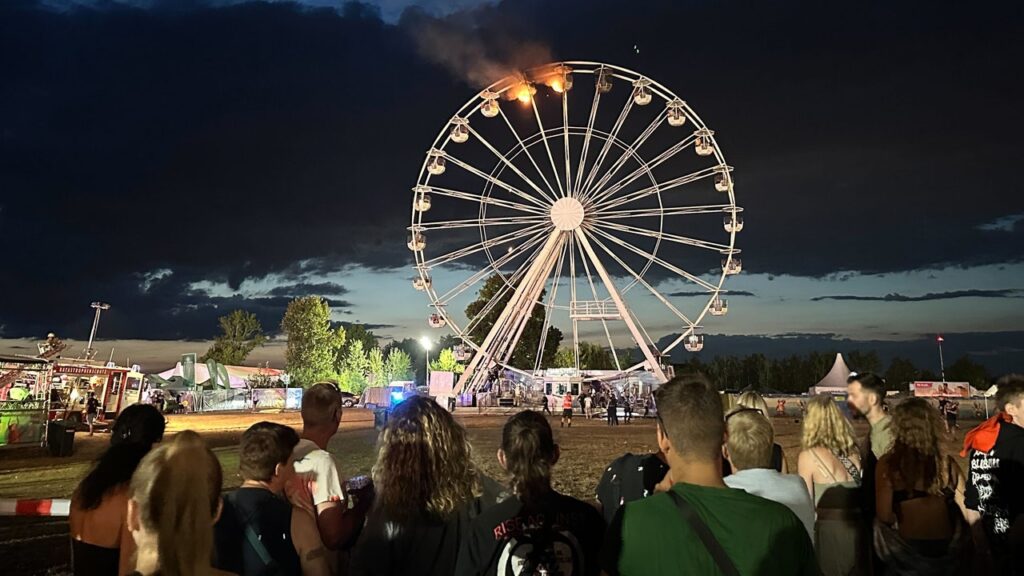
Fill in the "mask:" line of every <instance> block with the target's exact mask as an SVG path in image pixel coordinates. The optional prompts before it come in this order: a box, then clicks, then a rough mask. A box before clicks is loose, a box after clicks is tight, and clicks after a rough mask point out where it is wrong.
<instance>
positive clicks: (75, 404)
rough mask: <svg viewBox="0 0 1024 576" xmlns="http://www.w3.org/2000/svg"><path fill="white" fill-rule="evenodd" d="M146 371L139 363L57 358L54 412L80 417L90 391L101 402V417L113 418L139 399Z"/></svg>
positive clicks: (54, 379) (53, 382)
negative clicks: (123, 363)
mask: <svg viewBox="0 0 1024 576" xmlns="http://www.w3.org/2000/svg"><path fill="white" fill-rule="evenodd" d="M142 380H143V375H142V373H141V372H139V368H138V366H132V367H126V366H118V365H116V364H114V363H112V362H108V363H107V364H97V363H95V362H91V361H88V360H65V359H62V360H58V361H57V362H55V363H54V364H53V379H52V389H53V391H54V393H53V394H52V400H53V402H54V404H55V406H51V412H57V413H56V414H55V416H56V417H58V418H62V419H71V420H78V419H80V418H81V412H82V410H84V409H85V401H86V399H87V398H88V397H89V393H90V392H91V393H92V394H94V395H95V397H96V399H97V400H99V402H100V417H101V419H113V418H115V417H116V416H117V415H118V413H120V412H121V410H122V409H123V408H125V407H126V406H128V405H130V404H134V403H136V402H138V401H139V399H140V394H141V391H142Z"/></svg>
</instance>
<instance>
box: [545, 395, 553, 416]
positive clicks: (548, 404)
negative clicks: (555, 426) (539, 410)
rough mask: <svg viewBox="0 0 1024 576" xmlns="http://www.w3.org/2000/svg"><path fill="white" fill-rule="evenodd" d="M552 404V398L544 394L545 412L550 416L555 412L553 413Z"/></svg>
mask: <svg viewBox="0 0 1024 576" xmlns="http://www.w3.org/2000/svg"><path fill="white" fill-rule="evenodd" d="M550 404H551V398H549V397H548V396H547V395H545V396H544V413H545V414H547V415H548V416H552V415H553V414H551V408H550Z"/></svg>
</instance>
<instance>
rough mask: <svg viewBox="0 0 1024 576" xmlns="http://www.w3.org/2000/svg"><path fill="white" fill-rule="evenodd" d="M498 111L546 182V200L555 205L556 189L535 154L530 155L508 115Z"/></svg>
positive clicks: (500, 110)
mask: <svg viewBox="0 0 1024 576" xmlns="http://www.w3.org/2000/svg"><path fill="white" fill-rule="evenodd" d="M498 111H499V113H500V114H501V119H502V120H504V121H505V125H506V126H508V129H509V131H511V132H512V136H514V137H515V139H516V142H518V143H519V148H520V149H522V151H523V152H524V153H525V154H526V157H527V159H529V160H530V164H532V165H533V168H534V170H536V171H537V174H539V175H540V178H541V180H543V181H544V185H545V186H547V188H548V192H549V193H548V194H544V198H546V199H547V200H548V201H550V202H551V203H552V204H553V203H554V202H555V201H556V199H557V198H556V196H558V194H557V193H556V192H555V187H554V186H552V185H551V182H550V181H548V177H547V176H546V175H544V171H543V170H541V169H540V166H539V165H538V164H537V160H536V159H535V158H534V157H533V154H531V153H530V148H529V147H528V146H527V145H526V144H525V143H524V142H523V139H522V138H521V137H520V136H519V132H518V131H517V130H516V128H515V126H513V125H512V121H511V120H509V118H508V115H506V114H505V111H504V110H502V109H501V108H499V109H498Z"/></svg>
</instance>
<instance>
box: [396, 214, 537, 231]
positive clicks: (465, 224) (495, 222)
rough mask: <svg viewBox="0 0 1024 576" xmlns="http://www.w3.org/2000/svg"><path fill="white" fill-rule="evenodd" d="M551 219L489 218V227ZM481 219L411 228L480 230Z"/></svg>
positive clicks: (449, 221)
mask: <svg viewBox="0 0 1024 576" xmlns="http://www.w3.org/2000/svg"><path fill="white" fill-rule="evenodd" d="M548 221H550V218H548V217H547V216H542V215H540V214H538V215H536V216H499V217H495V218H488V219H487V225H488V226H513V225H515V224H540V223H542V222H548ZM479 227H480V219H479V218H472V219H466V220H435V221H433V222H424V223H420V224H416V225H415V226H411V228H412V229H414V230H415V231H417V232H427V231H431V230H447V229H455V228H479Z"/></svg>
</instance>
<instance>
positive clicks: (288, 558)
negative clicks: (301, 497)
mask: <svg viewBox="0 0 1024 576" xmlns="http://www.w3.org/2000/svg"><path fill="white" fill-rule="evenodd" d="M298 443H299V435H298V434H297V433H296V432H295V430H292V429H291V428H289V427H287V426H282V425H281V424H275V423H273V422H257V423H256V424H253V425H252V426H250V427H249V429H248V430H246V431H245V433H244V434H242V442H241V447H240V450H239V456H238V459H239V462H238V469H239V473H240V474H241V475H242V480H243V481H242V486H241V487H240V488H238V489H237V490H234V491H232V492H230V493H228V494H227V495H226V496H225V497H224V511H223V513H222V514H221V518H220V521H218V522H217V525H216V526H215V528H214V541H215V542H216V561H215V562H214V566H215V567H216V568H218V569H220V570H225V571H227V572H232V573H234V574H238V575H239V576H270V575H275V576H277V575H281V576H288V575H295V576H298V575H300V574H302V567H301V564H300V561H299V553H298V550H297V547H296V544H295V543H294V542H293V540H292V505H291V503H289V502H288V500H286V499H285V498H284V497H283V493H284V488H285V485H286V484H287V483H288V481H289V480H290V479H291V477H292V476H293V475H294V473H295V469H294V460H293V457H292V449H293V448H295V445H296V444H298Z"/></svg>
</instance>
